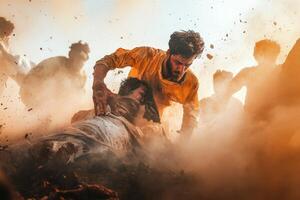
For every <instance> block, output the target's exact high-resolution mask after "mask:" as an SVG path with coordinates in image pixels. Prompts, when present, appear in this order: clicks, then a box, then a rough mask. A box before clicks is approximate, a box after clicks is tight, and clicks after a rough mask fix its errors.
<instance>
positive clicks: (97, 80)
mask: <svg viewBox="0 0 300 200" xmlns="http://www.w3.org/2000/svg"><path fill="white" fill-rule="evenodd" d="M94 69H95V70H94V82H93V88H94V87H96V86H97V85H98V84H103V83H104V78H105V77H106V75H107V72H108V71H109V68H108V67H107V66H106V65H104V64H97V65H95V67H94Z"/></svg>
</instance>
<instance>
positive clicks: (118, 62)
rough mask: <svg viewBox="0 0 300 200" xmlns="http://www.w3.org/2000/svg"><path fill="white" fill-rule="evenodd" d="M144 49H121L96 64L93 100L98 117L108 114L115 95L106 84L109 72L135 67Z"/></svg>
mask: <svg viewBox="0 0 300 200" xmlns="http://www.w3.org/2000/svg"><path fill="white" fill-rule="evenodd" d="M143 49H144V48H143V47H138V48H134V49H132V50H126V49H122V48H119V49H117V50H116V51H115V52H114V53H112V54H110V55H106V56H104V57H103V58H102V59H100V60H98V61H97V62H96V65H95V67H94V74H93V75H94V81H93V100H94V108H95V114H96V115H104V114H105V113H106V111H107V110H106V107H107V101H108V99H109V97H111V96H112V95H113V93H112V92H111V91H110V90H109V89H108V88H107V87H106V85H105V83H104V78H105V77H106V75H107V72H108V71H109V70H113V69H115V68H124V67H126V66H134V64H135V63H136V62H137V61H138V60H139V59H140V58H141V57H142V55H143V52H144V50H143Z"/></svg>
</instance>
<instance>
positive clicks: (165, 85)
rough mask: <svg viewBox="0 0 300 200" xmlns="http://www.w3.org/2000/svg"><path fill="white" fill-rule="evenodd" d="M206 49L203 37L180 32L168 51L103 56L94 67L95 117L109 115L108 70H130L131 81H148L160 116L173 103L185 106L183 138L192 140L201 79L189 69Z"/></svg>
mask: <svg viewBox="0 0 300 200" xmlns="http://www.w3.org/2000/svg"><path fill="white" fill-rule="evenodd" d="M203 49H204V42H203V39H202V38H201V36H200V34H199V33H197V32H194V31H192V30H189V31H177V32H174V33H173V34H172V35H171V36H170V40H169V49H168V50H167V51H163V50H160V49H155V48H151V47H137V48H134V49H132V50H126V49H122V48H119V49H117V50H116V51H115V52H114V53H112V54H110V55H106V56H104V57H103V58H102V59H100V60H98V61H97V62H96V65H95V67H94V70H95V71H94V83H93V100H94V106H95V113H96V115H104V114H105V113H106V112H107V100H108V99H109V97H110V96H111V95H114V94H113V93H112V92H110V91H109V90H108V89H107V87H106V85H105V84H104V78H105V76H106V74H107V72H108V71H109V70H113V69H116V68H124V67H126V66H130V67H131V71H130V73H129V77H136V78H138V79H141V80H144V81H146V82H147V83H148V84H149V85H150V86H151V87H152V89H153V94H154V99H155V102H156V104H157V107H158V110H159V114H160V116H161V115H162V114H163V110H164V108H166V107H167V106H169V105H170V103H171V101H174V102H178V103H180V104H182V105H183V121H182V126H181V130H180V132H181V134H182V136H189V135H190V134H191V133H192V131H193V129H194V127H195V126H196V124H197V114H198V107H199V106H198V86H199V84H198V79H197V77H196V76H195V75H194V74H193V73H192V71H191V70H190V69H189V67H190V66H191V65H192V63H193V61H194V60H195V59H196V57H197V56H199V55H200V54H201V53H202V52H203Z"/></svg>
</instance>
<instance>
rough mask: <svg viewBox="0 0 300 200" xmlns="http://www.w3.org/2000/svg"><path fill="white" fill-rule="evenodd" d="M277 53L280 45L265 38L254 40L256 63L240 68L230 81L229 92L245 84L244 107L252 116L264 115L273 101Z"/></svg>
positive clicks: (232, 92) (278, 70) (278, 69)
mask: <svg viewBox="0 0 300 200" xmlns="http://www.w3.org/2000/svg"><path fill="white" fill-rule="evenodd" d="M279 53H280V46H279V45H278V44H277V43H276V42H274V41H271V40H267V39H265V40H261V41H258V42H256V44H255V48H254V58H255V60H256V61H257V64H258V65H257V66H254V67H247V68H244V69H242V70H241V71H240V72H239V73H238V74H237V75H236V76H235V77H234V78H233V80H232V82H231V86H230V92H229V93H231V94H234V93H235V92H237V91H239V90H240V89H241V88H242V87H243V86H246V88H247V94H246V99H245V106H244V108H245V111H246V112H247V113H248V114H249V115H250V116H251V117H252V118H264V117H266V116H265V115H267V110H268V109H270V108H271V107H272V105H273V103H274V102H272V101H273V100H274V99H273V98H271V97H272V96H274V93H273V85H274V84H275V82H276V78H277V75H278V73H279V72H280V67H279V66H277V64H276V60H277V57H278V55H279ZM266 99H268V101H267V100H266Z"/></svg>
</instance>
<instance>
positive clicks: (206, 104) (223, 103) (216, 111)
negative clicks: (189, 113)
mask: <svg viewBox="0 0 300 200" xmlns="http://www.w3.org/2000/svg"><path fill="white" fill-rule="evenodd" d="M232 78H233V74H232V73H231V72H227V71H221V70H217V71H216V72H215V73H214V75H213V83H214V84H213V85H214V94H213V95H212V96H210V97H206V98H204V99H201V100H200V103H199V104H200V119H201V120H200V121H201V122H202V123H203V124H206V125H212V124H213V123H215V122H216V121H217V120H218V119H219V118H222V117H224V114H226V113H229V115H231V116H237V115H239V114H241V113H242V112H243V104H242V103H241V102H240V101H239V100H238V99H236V98H235V97H230V99H229V100H227V99H226V95H227V90H228V87H229V84H230V81H231V80H232Z"/></svg>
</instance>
